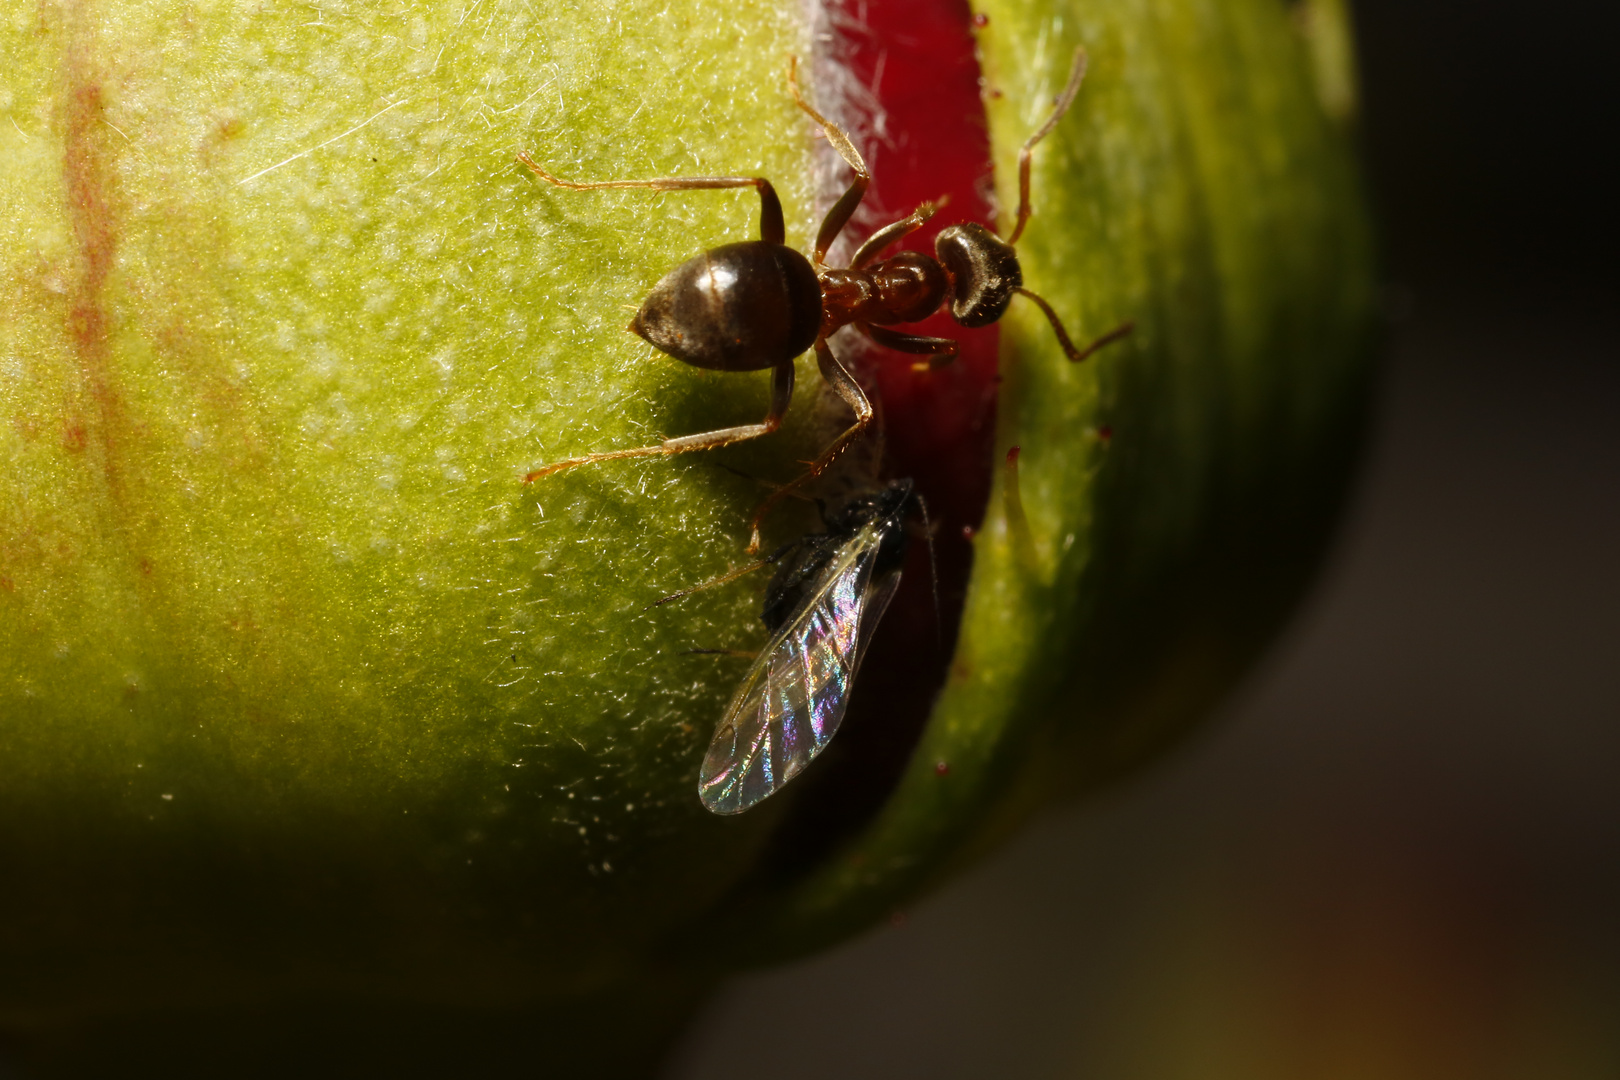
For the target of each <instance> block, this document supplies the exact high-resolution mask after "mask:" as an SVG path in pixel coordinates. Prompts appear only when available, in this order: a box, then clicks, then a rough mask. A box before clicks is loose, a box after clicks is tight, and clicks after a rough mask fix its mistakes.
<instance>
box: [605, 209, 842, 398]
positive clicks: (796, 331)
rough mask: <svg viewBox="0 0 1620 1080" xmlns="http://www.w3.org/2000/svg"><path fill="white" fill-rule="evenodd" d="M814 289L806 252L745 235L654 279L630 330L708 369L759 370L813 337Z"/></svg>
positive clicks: (817, 294)
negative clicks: (660, 277)
mask: <svg viewBox="0 0 1620 1080" xmlns="http://www.w3.org/2000/svg"><path fill="white" fill-rule="evenodd" d="M820 329H821V290H820V288H819V287H818V286H817V284H816V272H815V270H814V269H812V268H811V266H810V260H809V259H806V258H805V257H804V256H803V255H801V254H799V253H798V252H797V251H794V250H793V249H792V248H790V247H784V246H783V245H781V244H773V243H770V242H769V241H765V240H746V241H744V242H742V243H739V244H724V245H722V246H720V247H717V248H712V249H711V250H709V251H705V252H704V253H703V254H702V255H699V256H697V257H696V258H692V259H688V260H687V261H686V262H683V263H682V264H681V265H679V266H677V267H676V268H675V269H673V270H671V271H670V272H669V273H667V274H665V275H664V276H663V278H662V279H661V280H660V281H659V282H658V284H656V285H654V286H653V288H652V291H651V292H650V293H648V294H647V299H646V300H645V301H644V302H643V303H642V305H641V310H639V311H637V312H636V317H635V318H634V319H633V320H631V323H630V330H631V331H632V332H633V333H635V334H638V335H640V336H641V337H642V338H643V339H644V340H645V341H646V342H647V343H648V344H649V345H651V346H652V347H653V348H655V349H658V350H659V351H660V352H665V353H668V354H669V355H670V356H673V357H675V358H676V359H677V360H682V361H684V362H686V363H688V364H691V365H692V366H694V367H700V368H708V369H710V370H711V371H763V370H765V369H766V368H773V367H776V366H777V365H779V364H781V363H783V362H785V361H789V360H792V359H793V358H794V357H795V356H798V355H799V354H800V353H802V352H804V351H805V350H806V349H808V348H810V346H811V345H814V344H815V342H816V335H817V333H818V331H819V330H820Z"/></svg>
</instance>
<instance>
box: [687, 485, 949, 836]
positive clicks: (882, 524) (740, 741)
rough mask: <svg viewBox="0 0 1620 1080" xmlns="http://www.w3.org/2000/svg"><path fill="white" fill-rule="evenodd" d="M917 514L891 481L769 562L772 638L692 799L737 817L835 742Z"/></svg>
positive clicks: (720, 732) (729, 712) (725, 717)
mask: <svg viewBox="0 0 1620 1080" xmlns="http://www.w3.org/2000/svg"><path fill="white" fill-rule="evenodd" d="M919 504H920V500H919V498H918V496H917V495H916V494H915V493H914V491H913V490H912V484H911V481H910V480H896V481H894V482H892V483H890V484H889V486H888V487H886V488H884V489H883V490H881V491H879V492H876V493H874V494H870V495H861V496H857V497H856V498H853V499H851V500H849V501H848V502H846V503H844V504H843V505H842V506H840V507H839V508H838V509H837V510H836V511H834V512H832V513H830V514H828V515H827V516H826V532H821V533H812V534H810V535H808V536H805V537H803V538H802V539H800V540H798V541H796V542H795V543H793V544H790V545H788V546H787V547H786V548H783V549H782V550H781V551H779V552H777V553H776V555H774V556H772V558H771V560H767V561H774V562H775V563H776V564H777V569H776V574H775V576H773V577H772V578H771V583H770V585H769V587H768V588H767V589H766V590H765V606H764V608H763V610H762V611H761V612H760V619H761V620H762V621H763V622H764V623H765V628H766V630H767V631H768V632H769V634H770V637H769V640H768V641H767V643H766V646H765V648H764V650H763V651H761V652H760V653H759V655H758V656H757V657H756V658H755V659H754V662H753V665H752V666H751V667H750V668H749V670H748V674H747V675H746V676H744V678H743V681H742V683H741V684H740V685H739V686H738V687H737V692H736V693H735V694H734V695H733V696H732V699H731V703H730V704H729V705H728V706H727V707H726V711H725V713H724V714H722V716H721V719H720V723H719V725H718V726H717V727H716V728H715V732H714V738H713V740H712V741H711V742H710V743H709V749H708V752H707V753H706V754H705V755H704V757H703V767H702V771H701V773H700V774H699V778H698V796H699V798H701V799H702V800H703V805H704V806H705V807H707V808H708V809H709V810H711V811H713V812H714V813H716V814H740V813H742V812H743V811H744V810H747V809H749V808H750V807H752V806H754V805H756V804H757V803H759V802H760V800H762V799H764V798H766V797H767V796H770V795H773V794H775V793H776V792H777V791H779V790H781V788H782V786H783V785H784V784H786V783H787V782H788V781H789V780H791V779H793V778H794V777H795V776H797V775H798V774H799V773H800V772H801V771H803V769H804V767H805V766H806V765H808V764H810V762H811V761H812V760H813V759H814V758H815V757H816V755H817V754H820V753H821V751H822V750H823V749H824V748H825V747H826V745H827V743H828V742H829V741H831V739H832V737H833V735H834V734H836V733H837V731H838V726H839V724H840V723H842V721H843V719H844V712H845V710H846V708H847V707H848V705H849V694H850V690H851V688H852V687H853V685H854V682H855V676H856V673H857V672H858V671H859V670H860V666H861V660H862V658H863V657H864V656H865V653H866V646H867V644H868V643H869V642H870V641H871V638H872V633H873V631H874V630H875V629H876V628H877V624H878V622H879V621H880V620H881V619H882V618H883V612H884V610H885V609H887V607H888V606H889V601H890V600H892V599H893V598H894V594H895V590H897V589H898V588H899V587H900V567H901V564H902V563H903V562H904V561H905V556H906V547H907V537H906V518H907V516H908V515H909V514H910V513H911V511H912V509H913V508H914V507H917V506H918V505H919ZM759 565H762V564H756V565H755V566H754V567H750V568H749V569H757V568H758V566H759ZM736 576H737V574H730V575H727V576H726V577H725V578H722V579H720V580H722V581H726V580H731V579H732V578H734V577H736ZM679 595H685V594H684V593H683V594H679Z"/></svg>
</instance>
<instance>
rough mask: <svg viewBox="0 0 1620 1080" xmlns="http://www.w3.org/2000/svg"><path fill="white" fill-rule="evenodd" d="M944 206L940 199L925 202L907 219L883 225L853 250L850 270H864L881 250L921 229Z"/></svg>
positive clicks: (943, 201)
mask: <svg viewBox="0 0 1620 1080" xmlns="http://www.w3.org/2000/svg"><path fill="white" fill-rule="evenodd" d="M944 205H945V200H944V199H943V198H942V199H940V200H939V201H938V202H925V203H923V204H922V205H921V206H919V207H917V209H915V210H913V211H912V212H911V214H910V215H909V216H907V217H903V218H901V219H900V220H899V221H896V222H894V223H893V224H890V225H885V226H883V228H881V229H879V230H878V231H877V232H875V233H873V234H872V235H871V236H868V237H867V238H866V242H865V243H863V244H862V245H861V246H860V247H859V248H857V249H856V250H855V257H854V258H852V259H850V260H849V268H850V269H851V270H861V269H864V268H865V266H866V264H867V263H869V262H871V261H872V260H873V259H875V258H877V257H878V256H879V255H881V254H883V249H884V248H886V247H888V246H889V245H890V244H893V243H896V242H898V241H899V240H900V239H901V238H902V237H905V236H909V235H911V234H912V233H914V232H916V231H917V230H918V229H920V228H922V227H923V224H924V223H925V222H927V221H928V219H929V218H931V217H933V216H934V215H935V214H936V213H938V212H939V208H940V207H942V206H944Z"/></svg>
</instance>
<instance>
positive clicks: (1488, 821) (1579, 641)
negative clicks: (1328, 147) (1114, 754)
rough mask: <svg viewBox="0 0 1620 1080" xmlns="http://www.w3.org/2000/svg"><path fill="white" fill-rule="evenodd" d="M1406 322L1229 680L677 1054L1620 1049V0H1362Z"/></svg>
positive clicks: (1512, 1058) (1578, 1068) (1403, 1066)
mask: <svg viewBox="0 0 1620 1080" xmlns="http://www.w3.org/2000/svg"><path fill="white" fill-rule="evenodd" d="M1357 24H1358V31H1359V34H1360V50H1361V52H1360V57H1361V75H1362V96H1363V113H1362V122H1363V127H1364V138H1365V145H1366V160H1367V168H1368V174H1369V180H1370V185H1371V188H1372V190H1373V194H1374V199H1375V202H1376V204H1377V207H1378V211H1379V215H1380V218H1381V220H1382V222H1383V225H1384V229H1385V250H1386V264H1387V267H1388V278H1389V281H1390V290H1389V298H1390V303H1389V308H1390V311H1391V314H1392V317H1393V318H1394V320H1395V321H1394V326H1393V331H1394V333H1393V344H1392V347H1391V349H1390V355H1389V358H1388V365H1387V378H1386V380H1385V384H1384V387H1383V390H1382V393H1381V399H1382V400H1381V410H1380V415H1379V419H1378V421H1377V423H1376V425H1375V428H1374V431H1373V433H1372V438H1371V441H1370V445H1369V451H1368V456H1367V464H1366V468H1365V471H1364V474H1363V477H1362V482H1361V484H1360V488H1359V490H1358V492H1357V494H1356V497H1355V499H1354V502H1353V505H1352V507H1351V510H1350V514H1349V518H1348V520H1347V523H1346V527H1345V529H1344V531H1343V533H1342V535H1341V538H1340V543H1339V546H1338V548H1337V550H1336V551H1335V553H1334V554H1333V556H1332V557H1331V558H1330V560H1329V563H1328V565H1327V568H1326V570H1325V572H1324V574H1323V576H1322V579H1321V581H1320V583H1319V585H1318V587H1317V589H1316V590H1315V592H1314V594H1313V596H1312V597H1311V598H1310V600H1309V601H1308V603H1307V604H1306V605H1305V606H1304V608H1303V609H1302V610H1301V612H1300V614H1299V616H1298V618H1297V619H1296V621H1295V624H1294V625H1293V627H1292V628H1291V630H1290V631H1289V633H1288V634H1287V635H1286V636H1285V637H1284V639H1283V640H1282V641H1281V642H1280V643H1279V645H1278V647H1277V648H1276V649H1275V650H1274V652H1273V654H1272V655H1271V657H1270V658H1269V660H1268V661H1267V663H1266V664H1264V665H1263V667H1262V668H1261V669H1260V670H1259V671H1257V672H1256V673H1255V674H1254V676H1253V677H1252V678H1251V679H1250V680H1249V681H1248V683H1247V684H1246V685H1245V686H1244V687H1243V688H1242V690H1241V691H1240V692H1239V693H1238V694H1237V695H1235V697H1234V699H1233V700H1232V701H1231V702H1230V703H1229V705H1228V707H1227V708H1226V709H1225V710H1224V711H1223V715H1222V716H1221V717H1219V718H1218V720H1217V722H1216V723H1214V724H1212V725H1211V726H1210V727H1209V728H1207V729H1206V730H1205V732H1204V733H1203V734H1202V735H1201V736H1199V737H1197V738H1195V739H1194V740H1192V741H1191V742H1190V743H1189V744H1188V745H1187V746H1186V747H1185V748H1184V749H1183V750H1181V751H1180V752H1179V753H1178V754H1177V755H1175V756H1174V757H1173V758H1172V759H1171V760H1169V761H1168V762H1165V763H1163V764H1162V765H1160V766H1159V767H1158V768H1157V769H1155V770H1154V771H1152V772H1150V773H1148V774H1146V775H1144V776H1143V777H1141V778H1139V779H1137V780H1135V781H1134V782H1132V783H1130V784H1128V785H1125V786H1124V787H1122V788H1121V789H1120V790H1118V791H1117V792H1114V793H1113V794H1111V795H1110V796H1108V797H1106V798H1104V799H1101V800H1098V801H1096V802H1093V803H1091V804H1088V805H1084V806H1077V807H1073V808H1070V809H1068V810H1065V811H1062V812H1059V813H1056V814H1053V815H1050V816H1049V817H1047V818H1045V819H1044V820H1042V821H1041V822H1039V823H1038V824H1037V825H1036V826H1035V827H1034V828H1032V829H1030V830H1029V831H1028V832H1027V833H1025V834H1024V835H1023V836H1022V837H1021V838H1020V839H1019V840H1018V841H1016V842H1015V843H1014V844H1013V845H1012V846H1011V847H1010V848H1009V849H1007V850H1005V851H1003V852H1002V853H1001V854H999V855H998V856H997V857H995V858H994V859H993V860H991V861H990V862H987V863H986V864H984V865H982V866H981V867H979V868H978V869H977V870H976V871H975V872H973V873H972V874H970V875H969V876H967V877H966V878H965V879H963V880H961V881H960V882H958V883H957V884H955V885H954V886H952V887H951V888H949V889H948V890H946V891H945V892H944V893H942V894H941V895H939V896H936V897H934V898H933V899H931V900H930V901H928V902H927V903H926V904H924V905H922V906H921V907H919V908H918V909H917V910H916V911H914V912H913V913H912V914H911V916H910V918H909V919H908V920H907V921H906V922H905V923H904V924H902V925H898V926H894V927H890V928H888V929H886V930H884V931H881V932H879V933H875V934H873V935H870V936H868V937H867V938H865V939H863V940H861V941H858V942H855V943H853V944H851V945H849V946H846V947H845V948H843V949H841V950H839V951H837V952H834V953H832V954H830V955H827V956H824V957H821V958H818V959H816V960H814V961H811V962H809V963H806V964H803V965H799V966H797V967H794V968H790V969H786V970H782V971H778V972H772V973H768V974H763V975H758V976H753V977H749V978H746V979H742V980H739V981H737V982H736V983H734V984H733V985H732V986H731V987H730V988H729V989H728V990H727V991H726V993H725V994H724V995H723V996H722V997H721V999H720V1000H718V1001H717V1002H716V1003H715V1004H714V1005H713V1006H712V1007H711V1008H710V1010H709V1011H708V1013H707V1015H706V1016H705V1017H704V1018H703V1020H702V1022H701V1023H700V1024H699V1025H698V1027H697V1028H696V1029H695V1030H694V1031H693V1032H692V1034H691V1035H690V1037H689V1038H688V1040H687V1043H686V1045H685V1046H684V1047H683V1048H682V1050H681V1053H680V1056H679V1060H678V1061H676V1062H675V1063H673V1065H672V1067H671V1069H670V1070H669V1072H668V1076H669V1078H670V1080H698V1078H707V1077H714V1076H723V1075H732V1074H735V1073H737V1072H738V1071H746V1072H747V1073H748V1074H749V1075H752V1076H758V1077H762V1078H766V1080H777V1078H781V1080H792V1078H798V1077H805V1078H811V1077H815V1078H822V1077H829V1076H838V1077H841V1078H848V1080H863V1078H867V1077H871V1078H878V1077H882V1078H885V1080H906V1078H910V1077H919V1078H920V1077H929V1078H936V1080H939V1078H955V1077H961V1078H964V1080H967V1078H984V1077H1018V1078H1024V1077H1039V1078H1046V1077H1052V1078H1056V1077H1076V1078H1092V1077H1097V1078H1107V1080H1129V1078H1137V1077H1140V1078H1142V1080H1180V1078H1186V1080H1222V1078H1226V1077H1231V1078H1234V1080H1236V1078H1242V1080H1273V1078H1275V1080H1312V1078H1318V1077H1320V1078H1324V1080H1329V1078H1331V1080H1337V1078H1341V1077H1342V1078H1345V1080H1351V1078H1355V1080H1361V1078H1367V1077H1377V1078H1379V1080H1405V1078H1412V1080H1449V1078H1459V1080H1462V1078H1467V1080H1474V1078H1502V1080H1508V1078H1514V1080H1518V1078H1527V1077H1535V1078H1537V1080H1588V1078H1590V1080H1599V1078H1602V1080H1613V1078H1614V1077H1617V1076H1620V362H1617V361H1620V309H1617V304H1616V300H1617V297H1620V287H1617V275H1616V271H1615V264H1614V258H1615V251H1616V241H1617V239H1620V237H1617V235H1616V234H1617V231H1620V230H1617V228H1616V218H1617V215H1616V214H1615V212H1614V209H1613V207H1614V203H1615V201H1616V199H1617V197H1620V175H1617V172H1620V170H1617V168H1616V164H1615V157H1616V156H1615V155H1614V153H1613V151H1612V150H1611V147H1612V144H1613V143H1614V142H1615V141H1616V139H1617V137H1620V95H1617V93H1616V83H1617V81H1620V80H1617V77H1616V72H1617V70H1620V64H1617V62H1616V56H1617V52H1620V8H1616V7H1615V6H1614V5H1612V4H1605V3H1598V2H1585V3H1582V2H1578V0H1555V2H1550V3H1549V2H1546V0H1543V2H1541V3H1535V4H1531V3H1528V2H1524V0H1517V2H1510V0H1361V2H1360V3H1359V4H1358V5H1357Z"/></svg>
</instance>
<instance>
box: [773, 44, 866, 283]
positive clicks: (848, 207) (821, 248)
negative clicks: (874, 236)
mask: <svg viewBox="0 0 1620 1080" xmlns="http://www.w3.org/2000/svg"><path fill="white" fill-rule="evenodd" d="M788 89H789V90H790V91H792V93H793V100H794V101H796V102H798V103H799V108H801V109H803V110H804V111H805V112H807V113H809V114H810V117H811V119H813V120H815V122H816V123H818V124H820V125H821V130H822V131H824V132H826V135H827V141H828V142H830V143H832V147H833V149H834V150H837V151H838V156H839V157H841V158H843V159H844V163H845V164H847V165H848V166H849V167H850V168H851V169H852V170H854V172H855V179H854V180H852V181H850V185H849V189H848V190H847V191H845V192H844V194H843V196H842V197H840V198H839V200H838V201H837V202H836V203H834V204H833V208H832V209H831V210H829V211H827V216H826V217H825V218H823V219H822V221H821V230H820V231H819V232H817V233H816V259H815V261H816V265H818V266H820V265H823V263H824V260H825V259H826V257H827V249H828V248H830V247H832V242H833V241H834V240H836V239H838V234H839V233H841V232H843V231H844V226H845V225H848V224H849V219H850V218H852V217H854V216H855V208H856V207H857V206H860V205H861V199H863V198H864V197H865V196H866V188H867V186H868V185H869V184H871V182H872V174H871V173H869V172H867V171H866V161H865V160H864V159H863V158H862V157H861V152H860V151H859V150H857V149H855V144H854V143H852V142H850V141H849V136H848V135H845V134H844V129H843V128H841V127H839V126H838V125H837V124H835V123H833V122H832V121H831V120H828V119H827V118H826V117H825V116H822V115H821V114H820V113H818V112H816V110H815V109H814V107H812V106H811V105H810V103H809V102H807V101H805V100H804V95H803V94H801V93H799V58H798V57H797V56H795V57H793V59H792V62H791V63H790V64H789V65H788Z"/></svg>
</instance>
